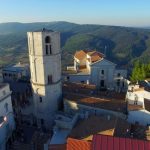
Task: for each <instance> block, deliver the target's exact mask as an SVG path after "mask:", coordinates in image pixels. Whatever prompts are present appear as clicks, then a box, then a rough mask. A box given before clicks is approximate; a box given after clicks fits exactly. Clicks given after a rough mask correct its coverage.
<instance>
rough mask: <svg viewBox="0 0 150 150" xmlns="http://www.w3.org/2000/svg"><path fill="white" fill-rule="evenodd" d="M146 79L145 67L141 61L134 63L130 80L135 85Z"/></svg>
mask: <svg viewBox="0 0 150 150" xmlns="http://www.w3.org/2000/svg"><path fill="white" fill-rule="evenodd" d="M145 77H146V72H145V65H144V64H141V63H140V62H139V61H136V62H135V63H134V67H133V70H132V74H131V77H130V80H131V81H132V82H134V83H135V82H137V81H142V80H144V79H145Z"/></svg>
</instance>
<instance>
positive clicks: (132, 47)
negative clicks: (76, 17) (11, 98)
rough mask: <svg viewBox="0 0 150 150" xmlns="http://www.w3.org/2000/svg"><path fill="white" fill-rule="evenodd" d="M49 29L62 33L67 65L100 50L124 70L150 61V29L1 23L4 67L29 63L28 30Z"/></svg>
mask: <svg viewBox="0 0 150 150" xmlns="http://www.w3.org/2000/svg"><path fill="white" fill-rule="evenodd" d="M42 28H47V29H52V30H57V31H60V32H61V45H62V50H63V56H62V60H63V66H66V65H68V64H71V63H72V55H73V54H74V52H75V51H76V50H80V49H96V50H97V51H100V52H102V53H105V54H106V57H107V58H108V59H109V60H111V61H113V62H115V63H117V64H119V66H122V67H128V66H130V65H131V64H132V62H133V61H134V60H137V59H139V60H141V61H142V62H144V63H147V62H149V61H150V60H149V57H150V29H142V28H141V29H140V28H127V27H116V26H102V25H86V24H84V25H79V24H74V23H69V22H63V21H61V22H42V23H2V24H0V65H1V66H2V65H6V64H9V63H15V62H17V61H23V62H27V61H28V51H27V37H26V32H27V31H35V30H38V29H42Z"/></svg>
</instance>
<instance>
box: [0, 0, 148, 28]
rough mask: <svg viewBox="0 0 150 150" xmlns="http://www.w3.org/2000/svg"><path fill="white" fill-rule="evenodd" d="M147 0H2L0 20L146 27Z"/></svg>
mask: <svg viewBox="0 0 150 150" xmlns="http://www.w3.org/2000/svg"><path fill="white" fill-rule="evenodd" d="M149 7H150V1H149V0H43V1H42V0H5V1H1V2H0V23H3V22H23V23H26V22H51V21H68V22H74V23H79V24H102V25H116V26H134V27H147V26H149V27H150V9H149Z"/></svg>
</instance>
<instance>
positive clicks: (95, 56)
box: [74, 50, 105, 63]
mask: <svg viewBox="0 0 150 150" xmlns="http://www.w3.org/2000/svg"><path fill="white" fill-rule="evenodd" d="M87 55H89V56H90V57H91V58H90V59H87V60H89V61H90V62H92V63H94V62H96V61H99V60H101V59H102V58H103V57H104V56H105V55H104V54H102V53H100V52H97V51H95V50H80V51H76V53H75V55H74V57H75V58H77V59H78V60H83V59H84V58H87Z"/></svg>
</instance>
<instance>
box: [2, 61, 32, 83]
mask: <svg viewBox="0 0 150 150" xmlns="http://www.w3.org/2000/svg"><path fill="white" fill-rule="evenodd" d="M2 76H3V81H5V82H7V81H8V82H9V81H16V80H19V79H21V78H24V77H25V78H29V77H30V69H29V64H22V63H20V62H19V63H18V64H15V65H9V66H7V67H5V68H3V69H2Z"/></svg>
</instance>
